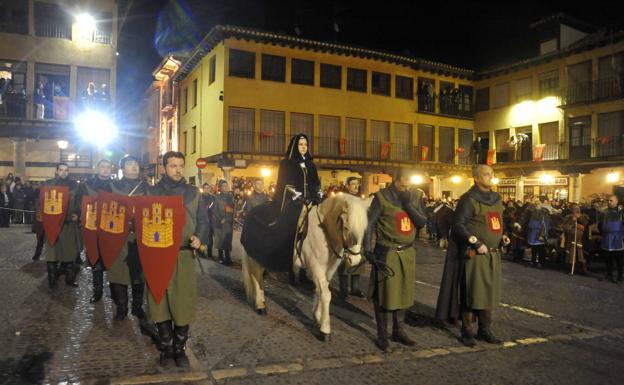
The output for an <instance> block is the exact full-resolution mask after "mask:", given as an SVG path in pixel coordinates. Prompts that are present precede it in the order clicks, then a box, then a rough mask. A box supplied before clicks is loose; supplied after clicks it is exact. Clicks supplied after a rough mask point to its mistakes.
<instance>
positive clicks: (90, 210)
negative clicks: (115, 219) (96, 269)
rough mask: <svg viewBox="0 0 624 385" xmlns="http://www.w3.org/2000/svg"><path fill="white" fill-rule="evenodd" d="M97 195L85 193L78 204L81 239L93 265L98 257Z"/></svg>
mask: <svg viewBox="0 0 624 385" xmlns="http://www.w3.org/2000/svg"><path fill="white" fill-rule="evenodd" d="M97 199H98V197H97V195H85V196H83V197H82V204H81V205H80V208H81V210H80V223H82V239H83V240H84V248H85V250H86V252H87V258H89V262H91V266H94V265H95V264H96V263H97V261H98V259H100V252H99V250H98V240H97V226H98V200H97Z"/></svg>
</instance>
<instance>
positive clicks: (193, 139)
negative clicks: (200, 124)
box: [191, 126, 197, 154]
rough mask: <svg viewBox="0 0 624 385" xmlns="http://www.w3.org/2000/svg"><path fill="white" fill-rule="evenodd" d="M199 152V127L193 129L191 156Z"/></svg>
mask: <svg viewBox="0 0 624 385" xmlns="http://www.w3.org/2000/svg"><path fill="white" fill-rule="evenodd" d="M196 152H197V126H193V128H191V154H194V153H196Z"/></svg>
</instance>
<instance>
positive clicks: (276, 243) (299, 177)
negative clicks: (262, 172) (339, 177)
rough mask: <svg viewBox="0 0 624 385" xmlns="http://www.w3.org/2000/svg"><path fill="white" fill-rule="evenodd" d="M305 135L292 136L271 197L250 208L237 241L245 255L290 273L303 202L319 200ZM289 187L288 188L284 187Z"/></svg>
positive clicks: (316, 181) (319, 191)
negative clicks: (272, 197)
mask: <svg viewBox="0 0 624 385" xmlns="http://www.w3.org/2000/svg"><path fill="white" fill-rule="evenodd" d="M308 143H309V142H308V138H307V137H306V136H305V135H303V134H297V135H295V136H293V137H292V139H291V140H290V144H289V145H288V151H287V152H286V157H285V158H284V159H282V160H281V161H280V165H279V172H278V175H277V186H276V188H275V197H274V200H273V201H272V202H270V203H266V204H263V205H260V206H257V207H254V208H253V209H252V210H251V211H250V212H249V214H248V215H247V218H246V219H245V224H244V226H243V232H242V234H241V243H242V244H243V247H244V248H245V251H246V252H247V254H248V255H249V256H250V257H252V258H253V259H254V260H256V261H257V262H258V263H260V264H261V265H262V266H264V267H265V268H267V269H269V270H271V271H283V272H292V257H293V243H294V239H295V233H296V230H297V222H298V220H299V216H300V214H301V210H302V209H303V202H302V200H301V199H296V200H293V198H294V196H293V193H292V191H291V190H295V191H296V192H295V194H296V195H297V197H298V198H303V200H304V201H311V202H312V203H319V202H320V201H321V198H322V196H321V183H320V180H319V177H318V173H317V172H316V167H315V166H314V163H313V162H312V156H311V155H310V152H309V151H308ZM288 187H290V188H288Z"/></svg>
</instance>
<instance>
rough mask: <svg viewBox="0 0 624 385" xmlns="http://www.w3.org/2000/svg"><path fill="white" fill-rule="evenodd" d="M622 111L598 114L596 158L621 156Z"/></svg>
mask: <svg viewBox="0 0 624 385" xmlns="http://www.w3.org/2000/svg"><path fill="white" fill-rule="evenodd" d="M623 139H624V111H615V112H608V113H605V114H598V140H597V146H596V156H613V155H622V154H623V153H624V150H623V149H622V144H623V143H624V140H623Z"/></svg>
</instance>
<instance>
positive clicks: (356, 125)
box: [345, 118, 366, 158]
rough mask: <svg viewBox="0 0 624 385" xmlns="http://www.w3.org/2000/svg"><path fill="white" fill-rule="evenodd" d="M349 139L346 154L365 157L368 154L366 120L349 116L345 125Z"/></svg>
mask: <svg viewBox="0 0 624 385" xmlns="http://www.w3.org/2000/svg"><path fill="white" fill-rule="evenodd" d="M345 135H346V139H347V145H346V148H345V150H346V152H345V155H346V156H348V157H354V158H364V157H365V156H366V147H364V146H365V143H366V142H365V138H366V120H364V119H351V118H347V120H346V126H345Z"/></svg>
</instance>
